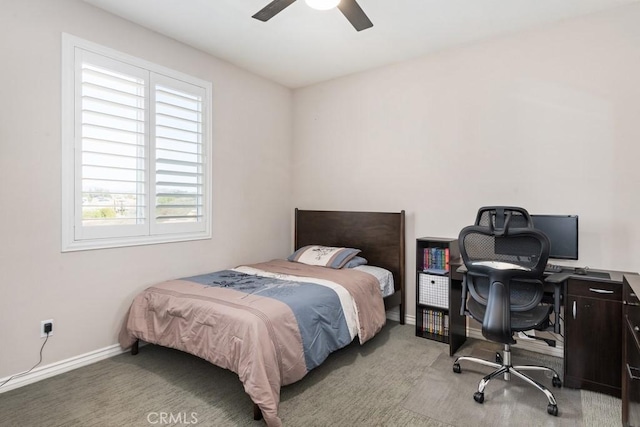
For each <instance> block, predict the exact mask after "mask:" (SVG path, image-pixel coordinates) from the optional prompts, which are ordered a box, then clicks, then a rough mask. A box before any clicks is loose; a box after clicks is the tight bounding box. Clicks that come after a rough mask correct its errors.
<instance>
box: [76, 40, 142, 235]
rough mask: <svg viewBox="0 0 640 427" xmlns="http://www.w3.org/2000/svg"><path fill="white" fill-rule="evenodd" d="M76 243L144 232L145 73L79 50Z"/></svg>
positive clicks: (77, 65) (77, 58)
mask: <svg viewBox="0 0 640 427" xmlns="http://www.w3.org/2000/svg"><path fill="white" fill-rule="evenodd" d="M76 62H77V64H76V67H77V70H78V72H79V74H80V79H78V80H79V81H78V83H77V87H76V99H77V104H78V105H79V106H80V108H79V110H80V129H79V130H78V131H79V132H78V135H77V137H79V138H80V154H81V158H80V167H81V171H80V174H78V176H77V179H78V181H79V182H77V184H76V185H77V186H76V188H77V193H78V194H77V195H76V198H78V197H79V199H80V200H81V201H82V203H81V204H79V208H80V212H78V214H79V215H78V218H77V221H78V224H76V237H77V238H79V239H91V238H104V237H116V236H118V237H120V236H130V235H141V234H146V229H147V227H146V225H145V218H146V217H147V214H146V211H147V209H146V202H145V199H146V190H145V188H146V183H147V181H148V178H147V173H146V171H147V164H146V163H147V162H146V148H145V146H146V145H147V143H146V140H147V137H146V134H145V122H146V121H147V119H146V116H147V115H146V111H147V110H148V108H147V107H146V104H147V101H146V99H147V98H148V96H147V94H146V85H147V84H146V74H147V73H146V72H145V71H144V70H141V69H139V68H136V67H132V66H129V65H127V64H123V63H121V62H118V61H113V60H110V59H108V58H104V57H101V56H99V55H95V54H92V53H90V52H86V51H79V52H78V55H77V57H76Z"/></svg>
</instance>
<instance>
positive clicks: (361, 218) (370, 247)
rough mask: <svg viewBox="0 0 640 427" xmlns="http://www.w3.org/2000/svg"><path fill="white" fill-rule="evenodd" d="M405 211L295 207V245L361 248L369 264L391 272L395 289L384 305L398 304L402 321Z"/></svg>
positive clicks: (392, 305)
mask: <svg viewBox="0 0 640 427" xmlns="http://www.w3.org/2000/svg"><path fill="white" fill-rule="evenodd" d="M404 229H405V227H404V211H400V212H397V213H395V212H394V213H388V212H348V211H312V210H302V209H297V208H296V211H295V235H294V246H295V248H294V249H299V248H301V247H303V246H306V245H323V246H340V247H350V248H357V249H360V250H361V251H362V252H361V253H360V254H359V255H360V256H362V257H364V258H366V259H367V260H368V261H369V265H375V266H378V267H383V268H386V269H387V270H389V271H391V272H392V273H393V280H394V285H395V291H396V292H395V293H394V294H393V295H391V296H389V297H387V298H385V307H386V308H387V309H388V308H391V307H394V306H396V305H400V323H402V324H404V299H405V298H404V285H405V231H404Z"/></svg>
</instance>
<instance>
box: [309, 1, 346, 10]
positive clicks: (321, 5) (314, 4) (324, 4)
mask: <svg viewBox="0 0 640 427" xmlns="http://www.w3.org/2000/svg"><path fill="white" fill-rule="evenodd" d="M304 1H305V2H306V3H307V5H308V6H309V7H310V8H313V9H316V10H329V9H333V8H334V7H336V6H337V5H338V4H340V0H304Z"/></svg>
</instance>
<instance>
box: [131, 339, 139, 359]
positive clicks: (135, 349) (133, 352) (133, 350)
mask: <svg viewBox="0 0 640 427" xmlns="http://www.w3.org/2000/svg"><path fill="white" fill-rule="evenodd" d="M138 344H140V341H139V340H136V342H134V343H133V345H132V346H131V355H132V356H135V355H136V354H138Z"/></svg>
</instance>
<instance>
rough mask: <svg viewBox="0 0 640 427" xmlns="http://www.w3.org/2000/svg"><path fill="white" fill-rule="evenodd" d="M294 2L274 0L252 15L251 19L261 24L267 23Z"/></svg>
mask: <svg viewBox="0 0 640 427" xmlns="http://www.w3.org/2000/svg"><path fill="white" fill-rule="evenodd" d="M295 1H296V0H274V1H272V2H271V3H269V4H268V5H266V6H265V7H264V8H262V9H261V10H260V11H259V12H258V13H256V14H255V15H253V16H252V18H256V19H257V20H259V21H262V22H267V21H268V20H269V19H271V18H273V17H274V16H276V15H277V14H278V13H280V12H282V11H283V10H284V8H286V7H287V6H290V5H291V4H292V3H293V2H295Z"/></svg>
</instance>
